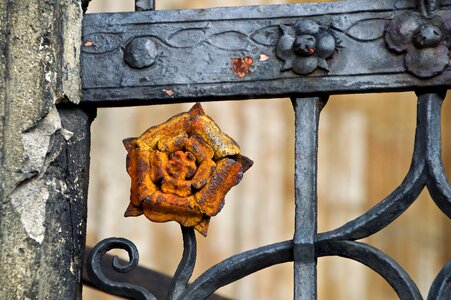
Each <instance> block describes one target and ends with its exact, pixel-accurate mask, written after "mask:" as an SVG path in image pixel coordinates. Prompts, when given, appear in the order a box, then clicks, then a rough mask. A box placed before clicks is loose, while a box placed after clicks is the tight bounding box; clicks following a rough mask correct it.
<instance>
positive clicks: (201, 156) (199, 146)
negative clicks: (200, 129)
mask: <svg viewBox="0 0 451 300" xmlns="http://www.w3.org/2000/svg"><path fill="white" fill-rule="evenodd" d="M185 149H186V151H189V152H191V153H192V154H194V156H195V157H196V160H197V163H198V164H201V163H202V162H203V161H204V160H206V159H212V158H213V155H214V152H213V149H211V147H210V146H208V144H206V143H205V142H204V141H203V140H202V138H201V137H199V136H198V135H193V136H192V137H190V138H189V139H188V140H187V141H186V144H185Z"/></svg>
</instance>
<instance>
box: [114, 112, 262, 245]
mask: <svg viewBox="0 0 451 300" xmlns="http://www.w3.org/2000/svg"><path fill="white" fill-rule="evenodd" d="M123 142H124V145H125V148H126V149H127V152H128V155H127V172H128V174H129V175H130V177H131V193H130V204H129V206H128V207H127V209H126V211H125V216H126V217H132V216H133V217H135V216H139V215H142V214H144V215H145V216H146V217H147V218H148V219H149V220H151V221H154V222H167V221H176V222H178V223H180V224H181V225H182V226H186V227H194V228H195V229H196V230H197V231H199V232H200V233H201V234H203V235H204V236H206V235H207V231H208V226H209V222H210V218H211V217H212V216H215V215H216V214H218V213H219V212H220V211H221V209H222V207H223V206H224V198H225V195H226V194H227V192H228V191H229V190H230V189H231V188H232V187H233V186H235V185H237V184H238V183H239V182H240V181H241V178H242V176H243V173H244V172H245V171H246V170H247V169H249V167H250V166H252V163H253V162H252V161H251V160H250V159H249V158H247V157H245V156H242V155H240V149H239V146H238V145H237V144H236V142H235V141H234V140H233V139H231V138H230V137H229V136H228V135H226V134H224V133H223V132H222V131H221V130H220V129H219V127H218V126H217V125H216V123H215V122H214V121H213V120H212V119H211V118H210V117H209V116H207V115H205V113H204V111H203V109H202V107H201V105H200V104H196V105H194V106H193V107H192V108H191V110H190V111H189V112H186V113H182V114H179V115H176V116H174V117H172V118H171V119H169V120H168V121H166V122H165V123H163V124H160V125H158V126H154V127H151V128H149V129H148V130H147V131H146V132H144V133H143V134H142V135H141V136H140V137H138V138H128V139H125V140H124V141H123Z"/></svg>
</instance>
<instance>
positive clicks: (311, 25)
mask: <svg viewBox="0 0 451 300" xmlns="http://www.w3.org/2000/svg"><path fill="white" fill-rule="evenodd" d="M294 28H295V30H296V34H297V35H301V34H316V33H318V32H319V30H320V28H319V24H318V23H316V22H314V21H311V20H297V21H296V23H295V24H294Z"/></svg>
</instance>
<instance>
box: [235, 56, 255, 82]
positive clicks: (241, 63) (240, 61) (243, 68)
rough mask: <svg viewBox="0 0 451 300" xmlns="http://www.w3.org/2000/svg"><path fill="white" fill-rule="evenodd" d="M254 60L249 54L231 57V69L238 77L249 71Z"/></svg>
mask: <svg viewBox="0 0 451 300" xmlns="http://www.w3.org/2000/svg"><path fill="white" fill-rule="evenodd" d="M253 63H254V60H253V59H252V57H250V56H246V57H238V58H232V71H233V73H235V75H236V76H237V77H239V78H243V77H244V76H246V74H247V73H249V72H250V70H251V66H252V64H253Z"/></svg>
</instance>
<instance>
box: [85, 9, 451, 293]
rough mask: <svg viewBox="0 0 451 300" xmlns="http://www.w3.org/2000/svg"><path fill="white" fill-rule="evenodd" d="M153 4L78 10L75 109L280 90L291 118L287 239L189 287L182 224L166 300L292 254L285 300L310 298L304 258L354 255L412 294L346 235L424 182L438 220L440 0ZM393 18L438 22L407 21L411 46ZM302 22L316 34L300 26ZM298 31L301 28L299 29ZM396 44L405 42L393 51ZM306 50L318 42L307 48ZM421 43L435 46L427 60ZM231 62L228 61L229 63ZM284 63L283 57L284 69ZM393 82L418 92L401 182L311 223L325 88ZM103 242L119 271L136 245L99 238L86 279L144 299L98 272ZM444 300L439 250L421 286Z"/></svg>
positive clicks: (393, 214) (309, 261)
mask: <svg viewBox="0 0 451 300" xmlns="http://www.w3.org/2000/svg"><path fill="white" fill-rule="evenodd" d="M153 5H154V2H153V1H137V8H139V10H143V11H141V12H137V13H117V14H92V15H86V16H85V18H84V24H83V52H82V74H83V97H82V104H83V105H86V106H95V107H104V106H132V105H150V104H157V103H174V102H182V101H194V100H195V101H207V100H208V101H213V100H227V99H251V98H271V97H281V96H283V97H291V99H292V102H293V106H294V111H295V117H296V118H295V130H296V135H295V139H296V141H295V159H296V160H295V202H296V209H295V231H294V237H293V239H292V240H288V241H283V242H279V243H275V244H272V245H267V246H263V247H260V248H257V249H252V250H249V251H246V252H243V253H240V254H237V255H235V256H232V257H230V258H227V259H225V260H224V261H222V262H220V263H218V264H217V265H215V266H213V267H211V268H210V269H209V270H207V271H206V272H205V273H204V274H202V275H201V276H200V277H199V278H197V279H195V280H194V281H192V282H191V283H189V281H190V278H191V274H192V271H193V268H194V265H195V259H196V238H195V235H194V230H193V229H192V228H184V227H182V234H183V239H184V253H183V258H182V260H181V262H180V265H179V267H178V269H177V271H176V273H175V275H174V277H173V279H172V284H171V286H170V288H169V290H168V291H167V299H205V298H207V297H208V296H209V295H211V294H212V293H214V292H215V291H216V290H217V289H218V288H220V287H222V286H224V285H226V284H229V283H231V282H234V281H236V280H239V279H241V278H243V277H245V276H247V275H249V274H252V273H254V272H257V271H259V270H261V269H263V268H267V267H270V266H273V265H275V264H280V263H285V262H294V277H295V284H294V285H295V286H294V298H295V299H316V261H317V258H318V257H322V256H341V257H346V258H349V259H352V260H355V261H358V262H360V263H362V264H364V265H366V266H368V267H369V268H371V269H372V270H374V271H375V272H377V273H379V274H380V275H381V276H382V277H383V278H384V279H385V280H386V281H387V282H388V283H389V284H390V285H391V286H392V287H393V289H394V290H395V291H396V293H397V295H398V296H399V297H400V298H401V299H421V298H422V296H421V294H420V292H419V290H418V288H417V286H416V284H415V283H414V282H413V280H412V279H411V278H410V276H409V275H408V274H407V273H406V272H405V271H404V270H403V269H402V268H401V266H400V265H399V264H398V263H397V262H396V261H394V260H393V259H391V258H390V257H389V256H387V255H386V254H385V253H383V252H382V251H380V250H378V249H376V248H374V247H372V246H370V245H367V244H365V243H362V242H357V240H359V239H362V238H365V237H368V236H370V235H372V234H374V233H377V232H379V231H380V230H382V229H383V228H385V227H386V226H387V225H389V224H390V223H391V222H393V221H394V220H395V219H396V218H397V217H399V216H400V215H401V214H402V213H404V212H405V211H406V210H407V209H408V207H409V206H410V205H411V204H412V203H413V202H414V201H415V200H416V199H417V197H418V196H419V194H420V193H421V191H422V190H423V189H424V188H425V187H427V189H428V190H429V192H430V194H431V196H432V199H433V200H434V201H435V203H436V205H437V206H438V207H439V208H440V209H441V210H442V212H443V213H444V214H446V215H447V216H448V217H451V185H450V184H449V181H448V179H447V177H446V174H445V171H444V169H443V165H442V158H441V129H440V110H441V105H442V102H443V99H444V98H445V94H446V90H447V89H449V88H450V87H451V69H450V67H449V66H448V65H449V64H448V61H446V64H445V65H443V66H441V65H440V62H441V61H445V60H446V59H447V58H446V57H445V58H443V57H442V56H440V53H441V52H440V51H442V52H443V47H445V46H446V47H448V48H449V47H450V46H451V28H450V27H451V26H449V20H450V19H451V1H450V0H443V1H441V2H440V1H426V0H420V1H414V0H406V1H397V0H385V1H370V0H362V1H344V2H333V3H316V4H293V5H274V6H254V7H234V8H214V9H203V10H178V11H153V9H154V6H153ZM433 16H435V17H437V18H438V19H441V20H445V21H444V22H445V23H446V24H448V25H443V26H442V25H440V24H442V23H440V22H439V21H437V22H438V23H437V22H436V21H434V22H435V23H433V24H432V25H431V24H429V23H428V22H429V20H431V19H432V17H433ZM406 18H413V19H409V20H414V21H415V22H418V24H420V25H421V26H423V27H424V28H429V29H430V28H432V27H434V28H438V30H442V31H443V32H440V34H441V35H440V39H438V38H436V37H430V36H427V34H428V32H429V31H428V30H426V29H425V30H424V32H423V31H422V30H423V27H421V26H420V25H419V27H418V30H417V31H416V33H415V36H414V37H411V38H412V39H413V44H408V43H410V40H409V41H407V42H406V41H404V40H403V41H399V40H396V39H397V35H390V32H391V31H390V30H394V31H396V30H397V29H399V26H401V27H402V26H403V24H402V22H403V20H404V21H405V19H406ZM299 20H301V21H299ZM315 24H316V25H315ZM301 25H302V26H305V27H308V28H307V29H305V28H304V29H303V30H304V31H303V33H302V34H303V35H302V34H299V32H298V31H299V28H300V27H302V26H301ZM309 26H310V27H309ZM315 26H317V28H318V29H315V30H317V31H314V30H313V29H312V30H311V28H313V27H315ZM397 26H398V27H397ZM428 26H429V27H428ZM431 26H432V27H431ZM440 26H441V27H440ZM446 26H448V27H446ZM290 28H291V29H290ZM309 28H310V29H309ZM315 28H316V27H315ZM434 28H432V29H433V30H435V29H434ZM301 29H302V28H301ZM296 30H297V31H296ZM308 30H311V31H312V33H309V34H306V33H305V32H307V31H308ZM313 32H314V33H313ZM433 32H434V31H433ZM435 32H437V31H435ZM326 34H329V35H330V36H331V37H333V40H334V43H333V45H334V49H332V50H334V51H333V54H332V53H330V55H329V54H328V55H326V54H324V55H323V56H321V55H322V54H320V53H315V54H314V55H317V56H318V59H317V61H316V63H317V65H316V66H315V65H314V66H313V67H312V68H310V67H309V68H310V69H308V70H306V66H305V65H302V64H301V62H305V61H306V60H305V59H302V60H301V59H300V58H299V57H300V56H302V55H303V54H302V53H303V52H302V50H305V49H303V48H302V45H304V44H302V43H301V42H305V39H303V38H305V35H314V37H316V38H317V39H320V38H321V37H323V36H325V35H326ZM284 38H286V39H287V40H290V39H292V40H293V41H295V42H292V43H293V49H294V51H296V53H295V54H293V53H288V54H287V52H286V51H288V52H289V51H291V50H290V49H288V50H287V49H285V48H284V45H283V43H282V42H281V40H282V39H284ZM422 38H423V39H422ZM298 39H299V41H300V42H299V43H298V44H296V43H297V41H298ZM329 39H330V38H329ZM393 40H395V41H393ZM401 42H402V43H407V44H408V45H407V44H406V45H407V46H405V49H404V48H402V47H404V46H403V45H401V44H402V43H401ZM422 43H423V44H422ZM424 43H426V44H424ZM295 44H296V45H295ZM307 44H308V42H307ZM335 46H336V49H335ZM442 46H443V47H442ZM296 47H298V48H296ZM448 48H446V51H449V50H448ZM431 49H433V50H431ZM307 50H310V49H307ZM316 50H318V52H325V51H326V50H324V49H321V48H320V47H319V46H318V47H317V48H316ZM284 51H285V52H284ZM299 51H301V54H302V55H301V54H299ZM409 51H411V52H412V51H417V52H418V53H420V52H421V51H423V52H421V55H423V56H422V57H429V58H425V60H424V61H419V62H412V61H411V59H410V60H409V57H412V56H413V55H414V54H412V53H413V52H412V53H411V52H409ZM431 51H436V52H434V55H432V56H431V55H429V54H430V53H429V52H431ZM326 52H327V51H326ZM417 52H415V53H417ZM137 54H139V55H137ZM307 55H310V56H311V55H313V53H309V54H307ZM428 55H429V56H428ZM447 55H448V54H447ZM243 58H250V59H247V60H245V61H246V62H249V63H247V65H245V64H244V65H243V63H242V62H243V61H240V60H239V59H243ZM237 59H238V60H237ZM291 59H293V60H299V61H295V62H292V61H291ZM448 59H449V58H448ZM237 61H240V62H241V65H239V66H236V65H234V64H235V63H236V62H237ZM287 61H288V62H289V63H291V65H290V64H288V66H287ZM431 66H434V67H431ZM405 90H414V91H416V92H417V95H418V112H417V128H416V134H415V144H414V153H413V157H412V163H411V167H410V169H409V171H408V173H407V175H406V176H405V178H404V180H403V182H402V183H401V185H400V186H399V187H398V188H396V189H395V190H394V191H393V192H392V193H391V194H390V195H389V196H387V197H386V198H385V199H383V200H382V201H380V202H379V203H378V204H376V205H375V206H374V207H373V208H371V209H370V210H369V211H367V212H366V213H364V214H363V215H362V216H360V217H358V218H356V219H354V220H351V221H349V222H348V223H346V224H344V225H343V226H341V227H339V228H337V229H334V230H331V231H329V232H323V233H318V232H317V191H316V189H317V187H316V181H317V151H318V126H319V118H320V112H321V109H322V108H323V106H324V105H325V104H326V102H327V98H328V95H332V94H339V93H366V92H375V91H376V92H382V91H384V92H385V91H405ZM114 248H121V249H125V250H126V251H127V252H128V253H129V256H130V262H129V263H128V264H126V265H125V266H124V265H120V264H119V263H118V260H117V258H116V259H113V268H114V270H115V271H117V272H129V271H130V270H132V269H133V268H134V267H136V265H137V264H138V252H137V249H136V247H135V246H134V245H133V243H132V242H131V241H128V240H125V239H120V238H111V239H107V240H104V241H102V242H100V243H99V244H97V245H96V246H95V247H94V248H93V249H92V251H91V252H90V254H89V257H88V259H87V273H88V276H89V279H88V280H89V281H90V282H91V284H93V285H94V286H96V287H97V288H100V289H102V290H104V291H106V292H108V293H111V294H115V295H121V296H126V297H132V298H136V299H156V297H155V295H154V294H153V293H152V292H151V291H149V290H147V289H146V288H144V287H142V286H139V285H138V284H134V283H120V282H116V281H113V280H111V279H109V278H107V276H106V275H105V274H104V272H103V271H102V268H101V264H100V260H101V258H102V256H104V255H105V254H106V252H107V251H109V250H111V249H114ZM450 298H451V260H450V261H448V262H447V263H446V264H445V266H444V267H443V269H442V270H441V271H440V273H439V274H438V275H437V277H436V279H435V280H434V282H433V284H432V286H431V288H430V291H429V295H428V299H431V300H432V299H450Z"/></svg>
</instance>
